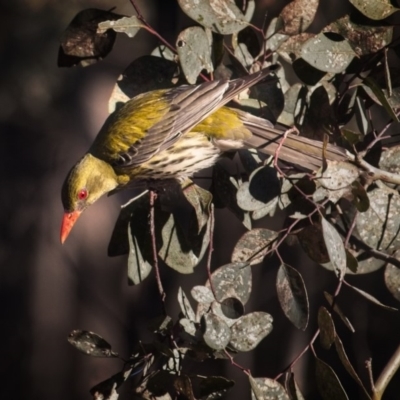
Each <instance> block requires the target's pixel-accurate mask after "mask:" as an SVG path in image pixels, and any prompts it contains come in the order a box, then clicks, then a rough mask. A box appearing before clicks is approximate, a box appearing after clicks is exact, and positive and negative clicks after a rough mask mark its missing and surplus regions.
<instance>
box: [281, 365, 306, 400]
mask: <svg viewBox="0 0 400 400" xmlns="http://www.w3.org/2000/svg"><path fill="white" fill-rule="evenodd" d="M285 386H286V390H287V392H288V394H289V398H290V400H304V396H303V395H302V393H301V392H300V389H299V387H298V386H297V383H296V381H295V380H294V373H293V372H291V371H289V372H287V379H286V382H285Z"/></svg>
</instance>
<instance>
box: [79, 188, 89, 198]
mask: <svg viewBox="0 0 400 400" xmlns="http://www.w3.org/2000/svg"><path fill="white" fill-rule="evenodd" d="M87 195H88V192H87V190H86V189H82V190H80V191H79V192H78V199H79V200H85V199H86V197H87Z"/></svg>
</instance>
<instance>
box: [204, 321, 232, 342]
mask: <svg viewBox="0 0 400 400" xmlns="http://www.w3.org/2000/svg"><path fill="white" fill-rule="evenodd" d="M203 320H204V334H203V339H204V341H205V342H206V344H207V345H208V346H209V347H211V348H212V349H214V350H223V349H225V347H226V346H227V345H228V343H229V341H230V339H231V331H230V329H229V326H228V325H227V324H226V323H225V322H224V321H223V320H222V319H221V318H220V317H218V316H217V315H214V314H211V313H210V314H205V315H204V316H203Z"/></svg>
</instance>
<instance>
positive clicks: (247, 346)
mask: <svg viewBox="0 0 400 400" xmlns="http://www.w3.org/2000/svg"><path fill="white" fill-rule="evenodd" d="M272 321H273V318H272V316H271V315H270V314H267V313H265V312H261V311H257V312H253V313H250V314H246V315H244V316H243V317H241V318H239V320H238V321H236V322H235V324H233V325H232V327H231V332H232V336H231V340H230V343H229V344H230V346H232V347H233V348H234V349H235V350H237V351H250V350H253V349H254V348H255V347H257V345H258V343H260V342H261V340H262V339H264V338H265V337H266V336H267V335H269V334H270V332H271V331H272Z"/></svg>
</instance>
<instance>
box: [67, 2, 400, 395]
mask: <svg viewBox="0 0 400 400" xmlns="http://www.w3.org/2000/svg"><path fill="white" fill-rule="evenodd" d="M349 1H350V3H351V4H352V9H351V10H352V12H351V14H350V15H345V16H343V17H341V18H340V19H338V20H336V21H334V22H332V23H330V24H329V25H328V26H326V27H324V28H323V29H322V31H321V32H320V33H310V32H307V29H308V28H309V27H310V25H311V23H312V22H313V20H314V18H315V15H316V12H317V8H318V6H319V2H318V0H312V1H311V0H294V1H292V2H291V3H289V4H288V5H287V6H286V7H285V8H284V9H283V10H282V11H281V13H280V15H279V16H278V17H276V18H274V19H272V20H271V21H270V23H269V25H268V26H267V28H266V29H265V31H263V30H262V29H259V28H257V27H255V26H253V25H251V24H250V20H251V18H252V16H253V12H254V9H255V1H254V0H248V1H246V2H245V5H246V7H245V8H244V12H242V11H241V10H240V8H238V7H237V6H236V5H235V3H234V1H233V0H232V1H226V0H225V1H223V0H214V1H209V0H197V1H193V0H178V3H179V5H180V7H181V9H182V10H183V12H185V13H186V14H187V15H188V16H189V17H190V18H192V20H194V21H196V22H197V23H198V25H200V26H195V27H190V28H187V29H185V30H184V31H182V32H181V33H180V34H179V35H178V37H177V39H176V46H172V45H170V44H169V43H167V42H166V41H165V40H164V39H163V38H162V37H160V36H159V35H158V33H157V32H156V31H154V30H153V29H152V28H151V26H150V25H149V24H148V23H147V22H146V21H145V19H144V18H143V17H142V16H141V14H140V12H139V10H138V9H137V7H136V5H135V3H134V2H133V1H132V5H133V6H134V7H135V9H136V12H137V14H138V15H137V16H122V15H117V14H115V13H112V12H109V11H107V12H106V11H101V10H94V9H91V10H85V11H83V12H81V13H79V14H78V15H77V16H76V18H75V19H74V20H73V21H72V22H71V24H70V26H69V27H68V29H67V30H66V32H65V34H64V37H63V39H62V44H61V47H60V56H59V65H60V66H71V65H78V64H79V65H84V66H85V65H89V64H91V63H93V62H96V61H97V60H99V59H101V58H103V57H105V56H106V55H107V54H108V53H109V52H110V51H111V49H112V46H113V43H114V41H115V35H116V32H123V33H125V34H127V35H128V36H129V37H133V36H135V34H136V33H137V32H138V31H139V30H140V29H146V30H147V31H149V32H150V33H152V34H153V35H156V36H157V37H158V38H159V39H160V41H161V44H160V45H159V46H158V47H157V48H156V49H154V51H153V52H152V54H151V55H150V56H146V57H142V58H140V59H137V60H135V61H134V62H132V63H131V64H130V65H129V66H128V68H127V69H126V70H125V71H124V72H123V74H122V76H121V78H120V79H119V80H118V82H117V84H116V86H115V89H114V91H113V94H112V96H111V99H110V107H109V108H110V112H111V111H113V110H114V109H115V108H116V107H118V103H120V102H125V101H126V100H128V99H129V98H132V97H133V96H135V95H137V94H140V93H143V92H147V91H149V90H153V89H159V88H169V87H174V86H176V85H180V84H183V83H187V82H188V83H191V84H195V83H198V82H201V80H202V79H204V78H210V77H214V78H225V77H231V76H234V75H241V74H243V73H244V72H246V71H252V70H253V69H255V68H260V66H261V67H262V66H264V65H269V64H270V63H272V62H279V61H280V60H285V61H286V62H287V63H288V64H289V65H290V67H291V69H292V71H293V72H294V73H295V75H296V76H297V78H298V81H297V82H296V83H294V84H290V83H289V80H288V79H286V75H285V71H284V70H283V69H281V70H280V71H279V72H278V76H279V82H280V86H276V85H274V86H272V85H268V84H262V85H260V86H261V88H257V90H256V91H252V93H251V94H250V98H246V99H242V100H241V101H240V104H241V106H242V107H243V108H245V110H246V111H248V112H251V113H254V114H257V115H264V116H265V115H267V116H268V118H269V119H271V120H273V122H278V123H280V124H283V125H287V126H296V127H297V129H298V130H299V131H300V138H304V139H301V140H303V144H304V143H319V149H320V150H319V152H318V153H316V154H314V157H316V158H317V160H319V162H320V165H321V166H322V167H321V168H320V169H319V170H315V171H312V173H310V172H309V171H307V172H305V170H307V169H308V170H309V168H307V165H308V164H303V158H302V154H301V153H299V159H298V161H297V162H296V163H295V164H296V165H291V166H288V165H287V164H282V163H278V162H277V160H278V159H279V156H280V151H282V153H283V152H284V151H285V146H286V145H287V143H285V138H287V135H278V134H277V135H278V136H277V138H278V139H279V140H280V145H279V146H278V147H277V148H275V157H274V159H273V160H271V159H266V157H263V156H261V155H259V154H258V153H257V152H255V151H253V150H240V151H239V152H238V153H239V158H240V161H241V164H242V166H243V171H244V172H242V173H240V174H234V175H232V174H231V173H229V172H228V170H227V169H226V168H225V167H223V166H222V165H217V166H216V167H215V168H214V171H213V177H212V188H211V192H212V194H211V193H210V192H209V191H207V190H204V189H202V188H200V187H198V186H197V185H195V184H194V183H193V182H191V181H190V182H185V184H184V185H182V188H181V190H165V191H162V192H161V193H160V194H159V196H158V201H156V202H155V203H154V204H153V202H152V196H153V195H152V194H151V193H149V192H144V193H143V194H141V195H140V196H138V197H137V198H135V199H133V200H132V201H130V202H129V203H128V204H127V205H125V206H124V207H123V208H122V210H121V214H120V217H119V219H118V221H117V223H116V226H115V229H114V232H113V235H112V238H111V241H110V245H109V254H110V255H121V254H128V278H129V282H130V283H131V284H139V283H140V282H141V281H142V280H143V279H145V278H146V277H147V276H148V275H149V273H150V271H151V269H152V268H153V267H156V268H158V266H157V256H158V258H160V259H161V260H163V261H164V262H165V264H166V265H168V266H169V267H171V268H173V269H175V270H177V271H179V272H181V273H185V274H186V273H191V272H193V269H194V268H195V267H196V265H197V264H198V263H199V262H200V260H201V259H202V258H203V257H204V256H205V254H208V256H209V258H210V257H211V251H212V236H213V225H214V215H213V207H214V206H213V205H215V206H219V207H227V208H229V209H230V210H231V211H232V212H233V214H234V215H236V216H237V217H238V218H239V219H240V220H241V221H242V222H243V225H244V226H245V227H246V228H247V230H248V231H247V232H246V233H245V234H244V235H243V236H242V237H241V238H240V240H239V241H238V243H236V245H235V246H234V250H233V253H232V258H231V264H228V265H224V266H221V267H220V268H218V269H217V270H216V271H214V272H213V273H211V272H209V279H208V281H207V282H206V284H205V285H204V286H196V287H194V288H193V289H192V291H191V295H192V297H193V298H194V300H196V302H197V303H198V306H197V311H196V312H194V310H193V309H192V307H191V305H190V303H189V300H188V298H187V297H186V295H185V294H184V292H183V291H182V290H180V291H179V294H178V301H179V304H180V308H181V318H180V319H179V321H176V322H175V323H174V322H173V321H172V320H171V319H170V318H169V317H167V316H166V315H165V316H164V317H163V320H162V323H161V324H158V325H157V329H155V330H154V331H155V332H156V333H157V339H155V340H154V341H153V342H152V343H151V344H143V343H140V344H139V345H138V351H137V352H136V353H135V354H134V355H133V356H132V357H131V358H130V359H129V360H125V363H124V368H123V370H122V371H121V372H120V373H118V374H117V375H115V376H113V377H111V378H110V379H109V380H107V381H105V382H103V383H101V384H99V385H97V386H96V387H94V388H93V389H92V394H93V396H94V398H95V399H116V398H117V397H118V392H117V389H118V387H119V386H120V385H121V384H122V383H123V382H124V381H125V380H127V379H128V378H130V377H132V375H135V376H136V377H138V379H137V385H136V386H135V387H136V393H137V394H140V395H141V396H142V397H143V398H163V399H169V398H171V399H172V398H176V396H178V395H182V396H183V397H185V398H188V399H195V398H204V399H214V398H217V397H218V396H221V395H223V394H224V393H225V392H226V391H227V390H228V389H229V388H230V387H231V386H232V385H233V382H232V381H230V380H228V379H226V378H223V377H216V376H214V377H204V376H200V375H188V374H187V373H186V372H185V370H184V367H183V364H182V361H183V359H186V358H190V359H194V360H200V361H202V360H205V359H209V358H226V359H229V360H230V361H231V362H232V363H233V364H234V365H236V366H238V365H237V364H236V363H235V362H234V361H233V356H234V355H235V354H236V353H237V352H243V351H249V350H252V349H254V348H255V347H256V346H257V344H258V343H259V342H260V341H261V340H262V339H263V338H265V337H266V336H267V335H268V334H269V333H270V332H271V330H272V321H273V320H272V316H271V315H269V314H268V313H265V312H261V311H256V312H250V313H248V314H244V306H245V304H246V302H247V300H248V298H249V295H250V293H251V266H252V265H255V264H258V263H260V262H262V261H263V259H264V258H265V257H267V256H269V255H271V254H276V255H277V256H278V257H279V259H280V260H281V266H280V267H279V270H278V273H277V280H276V288H277V297H278V299H279V302H280V304H281V307H282V310H283V311H284V314H285V315H286V316H287V317H288V319H289V320H290V321H291V322H292V323H293V324H294V325H295V326H296V327H297V328H298V329H302V330H305V329H306V328H307V325H308V320H309V305H308V296H307V291H306V286H305V284H304V281H303V278H302V276H301V274H300V272H299V271H298V270H297V269H296V268H294V267H292V266H290V265H287V264H286V263H285V261H284V259H283V257H281V255H280V253H279V248H280V246H281V244H282V243H283V242H284V241H286V240H287V239H288V238H289V237H291V238H296V239H297V241H298V242H299V243H300V245H301V247H302V248H303V250H304V251H305V253H306V254H307V255H308V256H309V257H310V259H312V260H313V261H315V262H316V263H318V264H320V265H322V266H323V267H325V268H328V269H330V270H332V271H333V272H334V274H335V275H333V276H336V278H337V289H336V292H335V294H334V295H331V294H329V293H325V296H326V300H327V306H326V307H321V308H320V310H319V313H318V324H319V330H318V331H317V332H316V334H315V335H314V337H313V339H312V340H311V342H310V344H309V346H308V347H307V349H308V348H311V349H312V352H313V354H314V355H315V359H316V381H317V386H318V390H319V391H320V393H321V395H322V397H323V398H324V399H347V398H348V396H347V394H346V392H345V389H344V388H343V387H342V385H341V383H340V381H339V379H338V377H337V376H336V374H335V372H334V371H333V369H332V368H331V367H330V366H329V365H328V364H326V363H325V362H324V361H322V360H321V359H319V358H317V355H316V352H315V349H314V347H313V343H314V341H315V340H316V338H317V337H318V335H319V336H320V339H321V345H322V347H324V348H330V347H331V345H332V344H334V345H335V348H336V351H337V354H338V358H339V359H340V361H341V362H342V364H343V366H344V368H345V370H346V371H347V372H348V373H349V374H350V376H351V377H352V378H353V379H354V380H355V381H356V382H357V383H358V385H359V386H360V388H361V389H362V391H363V393H364V394H365V397H366V398H371V396H374V399H379V398H381V396H382V394H383V392H384V390H385V388H386V386H387V384H388V382H389V381H390V379H391V377H392V376H393V373H392V372H393V369H394V370H395V369H397V368H398V367H399V364H398V362H397V364H396V361H392V362H393V363H395V364H392V365H391V366H392V368H391V369H390V368H389V370H391V372H390V373H389V374H386V375H385V374H384V373H383V374H382V375H381V377H380V378H379V379H378V381H377V382H375V386H374V387H373V388H372V389H370V390H369V389H366V388H365V386H364V384H363V382H362V381H361V379H360V378H359V376H358V374H357V373H356V371H355V369H354V368H353V367H352V365H351V363H350V361H349V359H348V357H347V355H346V352H345V349H344V347H343V344H342V341H341V339H340V338H339V336H338V335H337V333H336V330H335V323H334V321H333V318H332V315H331V313H333V312H335V313H336V314H337V315H338V317H339V318H340V319H341V320H342V321H343V322H344V323H345V325H346V326H347V327H348V328H349V329H350V330H351V331H354V328H353V327H352V325H351V323H350V321H349V320H348V318H347V317H346V316H345V314H344V313H343V311H341V310H340V309H339V308H338V306H337V305H336V298H337V296H338V295H339V293H340V290H341V288H342V286H343V285H345V286H347V287H350V288H351V289H353V290H354V291H356V292H357V293H358V294H360V295H361V296H363V297H364V298H365V299H367V300H369V301H372V302H374V303H375V304H378V305H380V306H382V307H384V308H386V309H391V310H394V309H393V308H390V307H387V306H384V305H383V304H381V303H380V302H379V301H378V300H377V299H376V298H374V297H373V296H372V295H370V294H368V293H366V292H364V291H362V290H361V289H359V288H357V287H355V286H352V285H350V284H349V283H348V282H347V281H346V280H345V276H346V274H365V273H370V272H373V271H376V270H377V269H379V268H382V267H384V268H385V273H384V279H385V283H386V286H387V288H388V290H389V291H390V292H391V293H392V294H393V296H394V297H395V298H396V299H397V300H400V296H399V287H400V286H399V282H400V273H399V269H398V268H399V266H400V259H399V256H398V251H399V249H400V239H399V236H398V234H399V230H400V218H399V215H400V213H399V208H400V196H399V193H398V191H397V185H398V184H400V172H399V165H400V162H399V154H400V149H399V147H398V146H396V145H395V141H394V140H390V139H391V136H390V135H389V134H388V132H390V130H389V128H391V127H392V126H395V124H396V123H398V122H399V120H398V115H399V112H398V110H399V108H400V102H399V99H400V81H399V80H398V78H397V77H398V75H399V74H398V71H396V69H395V68H394V67H392V65H391V63H390V62H389V60H390V57H389V56H394V55H396V54H398V52H399V45H398V41H397V40H393V26H392V25H390V23H389V22H388V20H385V18H387V17H389V16H390V15H392V14H394V13H395V12H396V11H398V9H397V8H395V7H394V6H393V5H391V3H390V2H389V0H380V1H379V2H377V1H376V0H349ZM267 60H268V61H267ZM204 71H206V75H205V76H204V75H201V73H205V72H204ZM252 97H254V98H252ZM382 110H383V111H384V114H385V118H386V119H387V123H386V124H384V126H383V127H382V128H380V129H377V127H376V126H377V125H379V124H380V123H377V122H376V121H375V119H376V117H375V116H376V115H377V113H379V112H380V113H381V114H382ZM282 133H283V132H282ZM306 138H308V139H307V140H309V141H307V140H306ZM310 139H311V140H310ZM328 141H329V142H330V143H331V144H334V145H335V146H340V149H343V148H346V149H347V150H348V152H347V155H346V156H345V157H344V156H343V157H341V159H340V160H339V161H338V160H332V159H331V158H330V156H329V154H330V153H329V151H328V150H329V147H328V144H327V142H328ZM388 143H390V144H391V146H390V148H389V149H388V148H386V147H384V146H385V145H386V144H388ZM336 148H339V147H336ZM297 150H298V151H299V152H301V148H298V149H297ZM341 154H346V153H345V152H344V151H343V152H342V153H341ZM304 160H307V159H306V158H305V159H304ZM278 210H284V211H285V212H286V215H287V218H286V222H285V226H284V227H283V229H282V230H281V231H280V232H274V231H272V230H269V229H264V228H263V229H260V228H258V229H252V222H253V221H254V220H258V219H261V218H264V217H268V216H273V215H274V214H275V213H276V212H277V211H278ZM149 215H152V218H151V222H152V224H153V226H152V229H151V230H150V231H149V229H148V227H149V218H148V216H149ZM207 249H209V252H208V253H207ZM208 267H209V263H208ZM156 272H157V271H156ZM159 287H160V294H161V295H162V296H161V297H163V295H164V293H163V289H162V285H161V282H159ZM70 342H71V343H72V344H74V345H75V346H76V347H77V348H78V349H80V350H82V351H84V352H85V353H87V354H89V355H92V356H102V357H117V354H116V353H114V352H113V351H112V350H111V347H110V345H109V344H108V343H107V342H105V341H104V340H103V339H101V338H100V337H99V336H98V335H96V334H94V333H91V332H83V331H74V332H73V333H72V334H71V337H70ZM399 351H400V350H397V352H399ZM398 358H399V357H397V359H398ZM394 359H396V357H394ZM295 361H296V360H295ZM293 365H294V363H292V364H291V365H290V367H289V368H288V369H287V371H283V373H281V374H279V376H278V377H276V378H275V379H270V378H253V377H252V376H251V373H250V372H249V371H246V370H245V369H244V368H242V367H240V366H238V367H239V368H241V369H242V370H243V371H244V372H245V373H246V374H247V375H248V376H249V379H250V387H251V393H252V398H255V399H257V400H261V399H266V398H276V399H302V398H303V397H302V395H301V393H300V391H299V389H298V387H297V385H296V383H295V381H294V376H293V374H292V372H291V367H292V366H293ZM281 377H284V378H285V380H284V381H285V382H284V385H281V384H280V383H279V382H278V381H277V379H278V378H281Z"/></svg>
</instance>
